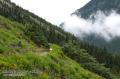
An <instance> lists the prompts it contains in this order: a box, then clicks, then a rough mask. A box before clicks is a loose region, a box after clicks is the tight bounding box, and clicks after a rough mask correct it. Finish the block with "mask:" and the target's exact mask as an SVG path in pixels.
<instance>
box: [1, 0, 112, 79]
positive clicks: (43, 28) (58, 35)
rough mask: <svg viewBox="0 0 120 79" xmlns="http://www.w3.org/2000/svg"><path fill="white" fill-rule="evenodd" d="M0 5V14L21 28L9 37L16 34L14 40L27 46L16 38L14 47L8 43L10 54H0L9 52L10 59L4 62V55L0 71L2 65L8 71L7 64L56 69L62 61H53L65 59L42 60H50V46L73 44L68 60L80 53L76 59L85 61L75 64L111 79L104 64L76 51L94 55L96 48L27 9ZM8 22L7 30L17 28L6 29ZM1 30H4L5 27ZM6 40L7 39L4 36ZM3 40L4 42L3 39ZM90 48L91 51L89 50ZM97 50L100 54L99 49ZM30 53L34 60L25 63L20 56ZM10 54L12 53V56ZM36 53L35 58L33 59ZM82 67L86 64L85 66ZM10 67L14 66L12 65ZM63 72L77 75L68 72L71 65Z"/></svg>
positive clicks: (25, 60) (6, 3) (8, 2)
mask: <svg viewBox="0 0 120 79" xmlns="http://www.w3.org/2000/svg"><path fill="white" fill-rule="evenodd" d="M0 5H1V7H0V15H2V16H4V17H6V18H7V19H9V20H11V21H12V22H13V21H15V23H16V22H18V23H17V24H18V26H19V23H20V25H21V30H20V31H21V33H20V34H19V31H17V30H16V31H15V32H13V31H12V34H13V33H15V34H18V35H16V36H14V38H18V37H17V36H19V38H20V39H22V40H25V44H26V43H27V44H28V45H25V47H26V48H24V45H23V43H24V42H23V41H19V38H18V40H16V43H15V45H14V44H13V45H12V46H13V48H12V46H11V44H10V45H9V44H8V46H7V44H6V46H7V48H12V49H11V51H12V53H11V52H10V53H9V50H8V51H5V52H4V51H2V52H1V53H2V54H1V55H4V54H5V53H6V54H7V55H8V53H9V54H10V55H9V57H10V58H9V57H8V59H9V60H10V59H11V60H10V62H9V61H8V60H5V56H7V55H6V54H5V56H4V57H3V59H1V63H2V66H3V68H4V65H5V68H9V67H10V68H11V64H10V63H14V65H16V66H19V65H20V67H22V68H23V70H24V69H27V66H28V67H29V66H30V68H31V66H32V67H33V69H37V68H39V66H42V65H44V64H45V65H44V66H45V67H44V66H43V70H44V68H45V69H46V65H47V68H48V69H47V70H48V71H49V70H52V69H54V67H55V69H56V66H58V65H59V62H61V61H58V62H57V63H58V65H56V63H54V62H56V61H57V60H58V59H61V60H63V61H65V60H64V58H63V59H62V58H60V57H57V56H56V57H57V58H58V59H57V58H55V59H54V58H53V59H54V61H52V62H50V63H48V61H45V60H47V58H48V59H49V58H50V57H49V56H46V55H48V54H49V53H50V52H49V50H48V49H49V48H50V47H51V44H57V45H60V46H61V47H62V46H63V45H64V44H65V43H72V44H74V45H75V48H77V49H75V50H72V51H70V53H68V54H70V55H71V54H72V52H73V53H74V54H73V58H72V57H70V58H71V59H73V60H75V61H76V54H79V53H81V55H78V59H79V58H84V59H85V60H86V61H84V62H82V63H81V62H78V61H76V62H77V63H79V65H81V66H82V68H85V69H88V70H89V71H91V72H94V73H97V74H99V75H100V76H103V77H106V78H108V79H113V74H112V73H111V71H110V69H109V68H106V67H105V66H104V65H101V64H99V62H97V61H96V58H93V57H92V56H90V55H89V54H88V53H87V52H86V53H85V54H83V53H84V52H82V51H79V49H85V48H86V51H88V52H93V51H94V52H97V51H98V49H97V50H96V48H94V49H93V48H92V47H91V46H89V45H88V44H85V43H84V42H82V41H80V40H78V39H77V38H76V37H75V36H74V35H72V34H70V33H68V32H65V31H64V30H62V29H61V28H59V27H57V26H55V25H53V24H51V23H49V22H47V21H45V20H44V19H42V18H40V17H38V16H36V15H35V14H33V13H31V12H29V11H26V10H24V9H22V8H21V7H18V6H16V5H15V4H14V3H11V2H10V1H9V0H0ZM7 19H6V20H7ZM2 20H3V22H2V23H3V24H4V22H6V20H4V19H2ZM11 21H9V23H11ZM9 23H8V26H7V27H9V28H10V27H12V26H16V28H17V25H16V24H15V25H10V26H9ZM13 24H14V23H13ZM13 29H14V28H13ZM4 30H6V28H5V29H4ZM14 30H15V29H14ZM7 31H8V30H7ZM9 34H10V33H8V32H7V35H9ZM10 35H11V34H10ZM3 37H4V36H3ZM5 39H7V36H6V38H5ZM5 39H3V40H5ZM3 40H2V41H3ZM10 40H12V39H9V40H8V41H7V42H11V41H10ZM3 44H4V42H3ZM4 45H5V44H4ZM77 45H78V46H77ZM29 46H30V47H29ZM16 47H17V49H16V50H14V49H15V48H16ZM1 48H2V47H1ZM22 48H23V49H22ZM89 49H90V50H92V51H89ZM4 50H6V49H4ZM13 50H14V52H13ZM67 50H69V48H67ZM76 50H77V52H76ZM99 51H101V50H99ZM31 52H32V56H33V57H31V55H30V57H31V58H33V60H34V59H35V61H28V60H29V59H27V58H26V57H25V58H24V57H23V56H26V55H25V53H26V54H31ZM63 52H64V51H63ZM56 53H57V54H59V51H57V52H56ZM66 53H67V52H64V54H66ZM13 54H15V56H14V55H13ZM36 54H37V56H38V57H36ZM50 54H52V53H50ZM16 55H17V56H16ZM34 55H35V57H34ZM39 55H40V57H39ZM41 55H42V56H46V58H45V59H44V58H42V57H41ZM59 55H60V54H59ZM84 55H85V57H84ZM19 56H20V60H19ZM28 56H29V55H28ZM62 56H63V57H64V55H62ZM67 56H68V57H69V55H67ZM89 57H90V58H92V60H93V61H96V63H97V65H96V63H94V62H93V61H91V62H90V63H89V62H88V61H90V60H91V59H89ZM12 58H13V59H12ZM39 58H41V59H39ZM16 59H18V63H15V62H14V61H16ZM22 59H23V60H22ZM84 59H83V60H84ZM4 60H5V62H4ZM38 60H39V61H40V62H41V61H43V60H44V61H43V62H45V63H42V64H40V62H39V61H38ZM50 60H51V58H50ZM66 60H68V59H66ZM7 61H8V63H7ZM69 61H70V62H71V63H72V61H71V60H69ZM69 61H67V62H69ZM21 62H22V63H21ZM36 63H37V64H36ZM65 63H66V62H62V65H65ZM91 63H93V64H91ZM38 64H39V65H38ZM53 64H54V65H53ZM73 64H74V63H73ZM9 65H10V66H9ZM68 65H70V64H68ZM83 65H85V67H84V66H83ZM12 66H13V64H12ZM34 66H35V67H34ZM53 66H54V67H53ZM60 66H61V65H60ZM49 67H50V69H49ZM16 68H18V70H19V67H16ZM61 68H62V67H61ZM58 69H59V68H57V71H59V70H58ZM62 70H65V72H66V73H72V74H73V75H72V76H75V75H74V74H76V73H74V72H71V68H70V66H68V71H67V70H66V68H65V67H64V68H63V69H62ZM73 70H74V68H73ZM73 70H72V71H73ZM45 71H46V70H45ZM60 71H61V70H60ZM52 72H56V70H55V71H54V70H53V71H52ZM52 72H50V73H52ZM83 72H84V71H83ZM85 72H86V71H85ZM66 73H62V74H61V72H59V73H58V75H65V74H66ZM81 73H82V72H81ZM45 75H46V74H45ZM47 75H48V74H47ZM91 75H92V74H91ZM51 76H53V75H51ZM68 76H69V77H70V78H73V77H72V76H70V75H69V74H67V76H65V77H68ZM80 77H81V76H80V74H79V76H78V77H77V75H76V78H78V79H79V78H80ZM84 78H88V76H85V77H83V79H84ZM89 78H93V77H89ZM98 78H99V77H98ZM42 79H43V78H42ZM45 79H46V78H45ZM52 79H53V78H52ZM93 79H94V78H93ZM95 79H97V77H96V78H95Z"/></svg>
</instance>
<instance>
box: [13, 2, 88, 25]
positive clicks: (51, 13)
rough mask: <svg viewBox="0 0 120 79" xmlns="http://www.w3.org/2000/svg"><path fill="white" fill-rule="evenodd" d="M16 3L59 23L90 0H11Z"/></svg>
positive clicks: (54, 22)
mask: <svg viewBox="0 0 120 79" xmlns="http://www.w3.org/2000/svg"><path fill="white" fill-rule="evenodd" d="M11 1H12V2H15V3H16V4H17V5H19V6H22V7H23V8H25V9H27V10H29V11H31V12H33V13H35V14H37V15H38V16H40V17H42V18H44V19H46V20H47V21H49V22H52V23H53V24H56V25H59V24H60V23H61V22H63V21H64V20H65V19H66V18H68V17H69V15H70V14H71V13H73V12H74V11H75V10H76V9H79V8H80V7H82V6H83V5H85V4H86V3H87V2H89V1H90V0H11Z"/></svg>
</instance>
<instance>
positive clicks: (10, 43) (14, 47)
mask: <svg viewBox="0 0 120 79" xmlns="http://www.w3.org/2000/svg"><path fill="white" fill-rule="evenodd" d="M24 28H25V26H23V25H22V24H19V23H17V22H14V21H10V20H8V19H6V18H4V17H2V16H0V38H1V39H0V79H8V78H9V79H13V78H14V79H26V78H28V79H33V78H34V79H61V78H65V79H66V78H69V79H86V78H87V79H104V78H103V77H100V76H98V75H96V74H95V73H92V72H90V71H88V70H86V69H84V68H82V67H81V66H80V64H78V63H76V62H75V61H73V60H71V59H70V58H68V57H67V56H65V55H64V54H63V52H62V50H61V47H59V46H57V45H51V48H52V49H53V50H52V51H48V50H47V49H45V48H40V47H38V46H37V45H36V44H35V43H33V42H32V40H30V39H29V38H27V37H26V36H25V35H24ZM37 49H44V52H47V54H45V55H42V54H44V52H43V51H37ZM6 70H9V71H11V72H12V70H14V72H16V73H18V74H16V73H10V72H9V75H10V74H12V75H13V74H14V75H18V76H19V77H18V76H13V77H9V76H5V75H7V71H6ZM19 70H21V71H22V73H23V74H19V72H20V71H19ZM32 71H34V72H32ZM26 73H27V74H26ZM20 75H21V76H20Z"/></svg>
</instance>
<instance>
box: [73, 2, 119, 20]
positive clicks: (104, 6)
mask: <svg viewBox="0 0 120 79" xmlns="http://www.w3.org/2000/svg"><path fill="white" fill-rule="evenodd" d="M99 10H100V11H102V12H104V13H105V14H106V15H108V14H109V12H111V11H112V10H115V11H116V12H118V13H120V0H91V1H90V2H88V3H87V4H86V5H85V6H83V7H82V8H80V9H78V10H76V11H75V13H74V14H76V15H77V16H80V17H82V18H85V19H88V18H90V16H91V15H92V14H95V13H96V12H97V11H99Z"/></svg>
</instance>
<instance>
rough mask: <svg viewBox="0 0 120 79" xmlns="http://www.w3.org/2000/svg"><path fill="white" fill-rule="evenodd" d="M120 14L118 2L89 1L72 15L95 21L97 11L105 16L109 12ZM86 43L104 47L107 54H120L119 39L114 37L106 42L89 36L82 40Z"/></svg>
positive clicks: (95, 36)
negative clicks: (107, 51)
mask: <svg viewBox="0 0 120 79" xmlns="http://www.w3.org/2000/svg"><path fill="white" fill-rule="evenodd" d="M113 10H114V11H116V12H117V13H118V14H119V13H120V0H91V1H90V2H88V3H87V4H86V5H85V6H83V7H82V8H80V9H78V10H76V11H75V12H74V13H73V14H75V15H77V16H78V17H81V18H84V19H90V20H93V21H94V20H95V15H94V14H96V13H97V12H98V11H101V12H103V13H104V14H105V15H106V16H107V15H109V14H110V13H111V11H113ZM83 39H84V40H85V41H86V42H89V43H90V44H94V45H96V46H99V47H106V48H107V49H108V50H109V52H120V41H119V39H120V37H114V38H113V39H112V40H111V41H109V42H108V41H106V40H105V39H104V38H103V37H102V36H99V35H98V34H89V35H86V36H85V37H84V38H83Z"/></svg>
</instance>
